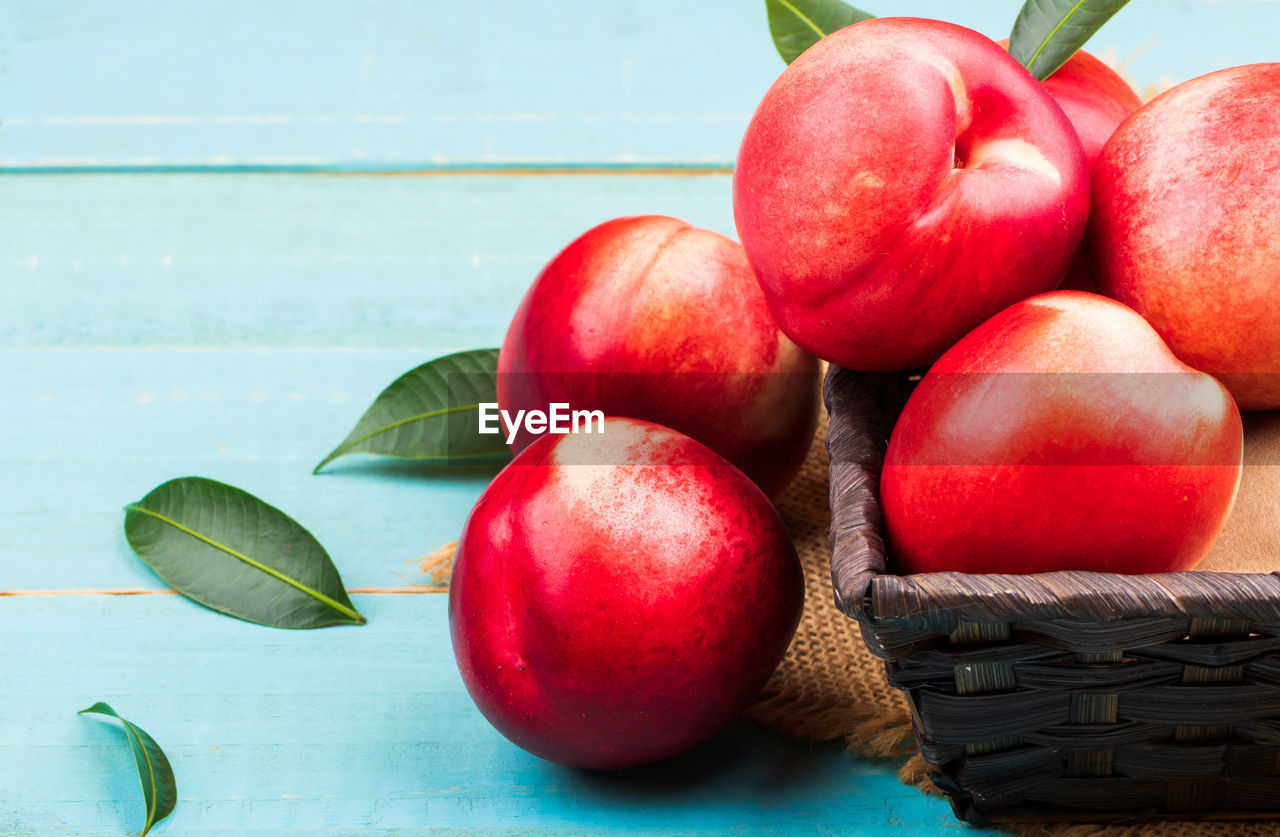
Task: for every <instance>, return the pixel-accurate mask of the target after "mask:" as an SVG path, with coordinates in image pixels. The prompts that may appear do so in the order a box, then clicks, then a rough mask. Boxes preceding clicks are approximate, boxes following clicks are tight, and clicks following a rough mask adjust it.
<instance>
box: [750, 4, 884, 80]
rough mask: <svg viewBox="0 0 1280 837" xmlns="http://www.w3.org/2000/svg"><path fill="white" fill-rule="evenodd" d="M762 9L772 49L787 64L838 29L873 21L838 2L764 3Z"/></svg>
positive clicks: (869, 17) (863, 13)
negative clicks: (766, 15)
mask: <svg viewBox="0 0 1280 837" xmlns="http://www.w3.org/2000/svg"><path fill="white" fill-rule="evenodd" d="M764 5H765V8H766V9H767V10H768V12H769V34H771V35H773V45H774V46H775V47H777V48H778V54H779V55H781V56H782V60H783V61H786V62H787V63H788V64H790V63H791V62H792V61H795V60H796V58H798V57H799V56H800V53H802V52H804V51H805V50H806V49H808V48H809V47H811V46H813V45H814V44H816V43H817V42H818V41H820V40H822V39H823V38H825V37H826V36H828V35H830V34H831V33H832V32H834V31H836V30H837V29H843V28H844V27H846V26H848V25H850V24H851V23H857V22H858V21H861V20H870V19H871V17H872V15H869V14H867V13H866V12H863V11H859V10H858V9H855V8H853V7H852V6H850V5H849V4H848V3H842V2H840V0H765V3H764Z"/></svg>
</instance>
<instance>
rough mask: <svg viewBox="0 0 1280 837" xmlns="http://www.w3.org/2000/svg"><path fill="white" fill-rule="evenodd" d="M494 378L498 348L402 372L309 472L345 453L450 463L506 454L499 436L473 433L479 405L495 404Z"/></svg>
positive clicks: (436, 361)
mask: <svg viewBox="0 0 1280 837" xmlns="http://www.w3.org/2000/svg"><path fill="white" fill-rule="evenodd" d="M497 377H498V350H497V349H476V350H474V351H470V352H458V353H457V354H452V355H446V356H444V357H442V358H437V359H435V360H433V361H430V362H428V363H424V364H422V365H421V366H419V367H417V368H416V369H412V370H410V371H408V372H406V373H404V374H403V375H401V376H400V377H399V378H396V380H395V381H394V382H392V384H391V386H389V387H387V388H386V389H384V390H383V391H382V393H381V394H380V395H379V396H378V397H377V398H376V399H374V402H373V404H372V405H371V406H370V407H369V409H368V410H366V411H365V413H364V415H363V416H361V417H360V420H359V421H358V422H356V426H355V427H354V428H353V429H352V431H351V432H350V433H348V434H347V438H346V439H343V441H342V444H340V445H338V446H337V447H336V448H334V449H333V452H332V453H330V454H329V455H328V456H326V457H325V458H324V459H322V460H321V461H320V464H319V465H317V466H316V467H315V470H314V471H312V473H313V474H315V473H319V472H320V469H321V468H323V467H324V466H326V465H328V464H329V463H330V462H332V461H333V460H335V459H337V458H338V457H340V456H346V455H347V454H349V453H377V454H381V455H383V456H394V457H398V458H401V459H437V460H449V461H456V460H459V459H476V458H480V457H490V456H505V455H507V454H508V453H509V451H508V450H507V446H506V444H505V443H504V441H503V437H502V434H500V433H499V434H496V435H481V434H480V433H479V432H478V429H477V425H478V421H479V416H478V410H479V405H480V404H481V403H494V402H496V401H497V400H498V395H497Z"/></svg>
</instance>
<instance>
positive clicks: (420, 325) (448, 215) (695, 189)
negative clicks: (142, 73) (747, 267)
mask: <svg viewBox="0 0 1280 837" xmlns="http://www.w3.org/2000/svg"><path fill="white" fill-rule="evenodd" d="M645 213H659V214H669V215H677V216H680V217H683V218H685V219H686V220H688V221H690V222H691V223H695V224H698V225H700V226H707V227H710V228H712V229H716V230H719V231H721V232H723V233H726V234H732V233H733V217H732V208H731V201H730V178H729V177H728V176H726V175H669V176H645V177H640V176H634V175H613V176H585V175H562V176H553V175H531V176H527V177H498V176H483V177H482V176H474V175H472V176H467V175H461V176H460V175H448V176H445V175H441V176H428V177H352V176H320V177H318V176H311V175H308V176H304V175H263V174H239V175H226V176H222V177H213V178H211V177H205V176H200V175H146V176H136V175H60V176H58V177H15V178H9V179H8V180H7V181H6V182H5V200H4V203H3V205H0V228H3V229H4V230H5V234H4V235H3V236H0V288H2V289H3V298H4V305H2V306H0V345H4V346H42V347H48V346H95V347H101V346H146V347H151V346H184V347H186V346H228V345H232V346H313V347H315V346H323V347H339V346H341V347H376V348H395V347H399V348H405V347H415V348H423V349H427V350H435V349H437V348H440V347H450V346H452V347H460V348H473V347H478V346H485V345H496V343H497V342H498V341H500V340H501V338H502V335H503V333H504V332H505V331H506V326H507V322H508V321H509V319H510V317H511V314H512V312H514V310H515V306H516V304H517V303H518V302H519V300H520V297H521V296H522V295H523V293H524V290H525V288H527V287H528V286H529V284H530V283H531V282H532V281H533V278H534V276H536V275H537V272H538V270H540V269H541V267H542V265H544V264H545V263H546V262H547V261H548V260H550V259H551V257H552V256H554V255H555V254H556V253H557V252H558V251H559V250H560V249H561V248H562V247H564V246H565V245H567V244H568V243H569V242H570V241H572V240H573V239H574V238H575V237H577V236H578V235H579V234H581V233H582V232H584V231H585V230H587V229H588V228H589V227H591V226H593V225H594V224H597V223H600V222H601V221H604V220H607V219H609V218H612V217H616V216H619V215H629V214H645ZM424 359H427V358H424Z"/></svg>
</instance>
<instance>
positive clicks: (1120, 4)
mask: <svg viewBox="0 0 1280 837" xmlns="http://www.w3.org/2000/svg"><path fill="white" fill-rule="evenodd" d="M1128 2H1129V0H1027V2H1026V3H1025V4H1024V5H1023V6H1022V11H1020V12H1018V19H1017V20H1016V21H1014V24H1013V34H1012V35H1010V36H1009V54H1010V55H1012V56H1013V57H1014V58H1016V59H1018V61H1019V62H1020V63H1021V64H1022V66H1024V67H1026V68H1027V69H1028V70H1029V71H1031V75H1033V76H1035V77H1036V78H1037V79H1039V80H1040V81H1044V80H1045V79H1047V78H1048V77H1049V76H1051V75H1053V73H1054V71H1055V70H1057V69H1058V68H1059V67H1061V66H1062V65H1063V64H1065V63H1067V59H1069V58H1070V57H1071V56H1073V55H1075V54H1076V50H1078V49H1080V47H1082V46H1084V45H1085V42H1086V41H1088V40H1089V38H1091V37H1093V33H1094V32H1097V31H1098V30H1099V29H1101V28H1102V24H1104V23H1106V22H1107V21H1108V20H1110V19H1111V16H1112V15H1114V14H1115V13H1116V12H1118V11H1120V10H1121V9H1122V8H1124V5H1125V4H1126V3H1128Z"/></svg>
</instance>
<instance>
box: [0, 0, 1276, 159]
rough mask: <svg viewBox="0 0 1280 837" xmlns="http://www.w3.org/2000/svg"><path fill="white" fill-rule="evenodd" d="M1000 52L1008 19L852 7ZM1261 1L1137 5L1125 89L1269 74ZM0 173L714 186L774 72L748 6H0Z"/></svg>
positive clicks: (912, 6) (670, 1)
mask: <svg viewBox="0 0 1280 837" xmlns="http://www.w3.org/2000/svg"><path fill="white" fill-rule="evenodd" d="M862 5H863V6H865V7H867V9H868V10H869V11H871V12H874V13H877V14H881V15H890V14H903V15H918V16H925V17H940V18H943V19H946V20H951V21H954V22H957V23H961V24H964V25H967V26H971V27H974V28H976V29H979V30H980V31H983V32H985V33H987V34H989V35H991V36H993V37H1001V36H1004V35H1007V34H1008V31H1009V29H1010V27H1011V25H1012V21H1013V17H1014V15H1015V14H1016V10H1017V6H1018V4H1017V3H1011V2H1009V0H880V2H870V0H865V1H864V2H863V3H862ZM1277 24H1280V5H1277V3H1276V2H1274V0H1260V1H1259V0H1220V1H1219V2H1207V0H1139V2H1134V3H1132V4H1131V5H1130V7H1129V8H1127V9H1125V10H1124V11H1123V12H1122V13H1121V14H1120V15H1118V16H1117V18H1116V19H1115V20H1113V21H1112V22H1111V23H1109V24H1108V25H1107V26H1106V28H1105V29H1104V30H1103V31H1102V32H1101V33H1099V35H1098V36H1097V38H1096V39H1095V41H1094V42H1093V44H1092V45H1091V48H1092V49H1093V50H1094V51H1096V52H1099V53H1104V54H1105V53H1111V54H1113V55H1114V56H1115V57H1116V58H1118V59H1122V60H1126V59H1130V60H1129V61H1128V63H1129V64H1130V69H1131V73H1132V75H1133V77H1134V78H1135V79H1136V81H1137V82H1138V83H1139V85H1140V86H1146V85H1149V84H1152V83H1155V82H1159V81H1160V80H1161V79H1163V78H1166V77H1167V78H1169V79H1172V80H1182V79H1185V78H1189V77H1191V76H1194V75H1199V74H1201V73H1204V72H1208V71H1209V70H1213V69H1218V68H1221V67H1225V66H1231V65H1235V64H1244V63H1249V62H1253V61H1266V60H1272V59H1274V57H1275V54H1274V46H1273V45H1274V39H1273V34H1272V33H1274V32H1275V31H1276V29H1277ZM0 56H2V58H3V66H2V67H0V72H2V73H3V82H4V83H3V90H2V92H0V104H2V106H3V108H2V109H3V117H4V122H3V131H0V168H3V169H8V170H18V171H31V170H50V169H53V170H59V169H65V168H96V169H108V170H109V169H118V168H124V169H136V168H143V169H148V168H150V169H171V168H191V169H219V170H226V169H232V170H234V169H238V168H289V169H317V168H319V169H325V168H337V169H353V170H368V169H372V170H379V169H401V170H403V169H413V170H419V169H439V168H450V167H458V166H463V167H475V166H481V167H483V166H499V167H501V166H511V165H520V166H529V165H532V166H566V165H569V166H579V165H587V166H621V167H626V166H634V165H655V164H657V165H674V166H693V167H712V168H715V167H724V166H727V165H730V164H731V163H732V161H733V158H734V155H735V152H736V149H737V145H738V140H739V138H740V137H741V134H742V129H743V127H744V126H745V124H746V120H747V118H748V116H749V115H750V113H751V111H752V110H753V109H754V107H755V104H756V102H757V101H758V100H759V98H760V95H761V94H762V93H763V92H764V90H765V89H766V88H767V86H768V85H769V83H770V82H771V81H772V80H773V78H774V77H775V76H776V75H777V73H778V72H779V71H781V69H782V62H781V60H780V59H779V58H778V56H777V54H776V53H775V52H774V50H773V47H772V44H771V43H770V40H769V36H768V31H767V25H766V20H765V12H764V4H763V3H762V2H758V1H757V2H749V3H743V2H741V0H714V2H699V3H686V2H680V0H656V1H655V2H650V3H643V4H635V3H630V2H624V1H623V0H590V1H589V0H566V1H565V2H559V3H556V4H554V5H553V6H548V5H546V4H536V3H526V2H519V0H498V2H495V3H474V4H466V3H462V4H457V3H455V4H448V5H445V4H438V3H415V2H412V0H382V2H377V1H376V0H289V1H288V2H286V1H285V0H275V2H272V3H269V4H262V3H255V2H250V0H234V2H232V1H230V0H229V1H228V2H221V3H207V4H174V3H166V2H164V0H128V2H123V3H111V4H105V3H101V2H90V1H89V0H44V2H41V3H23V4H16V3H3V4H0Z"/></svg>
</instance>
